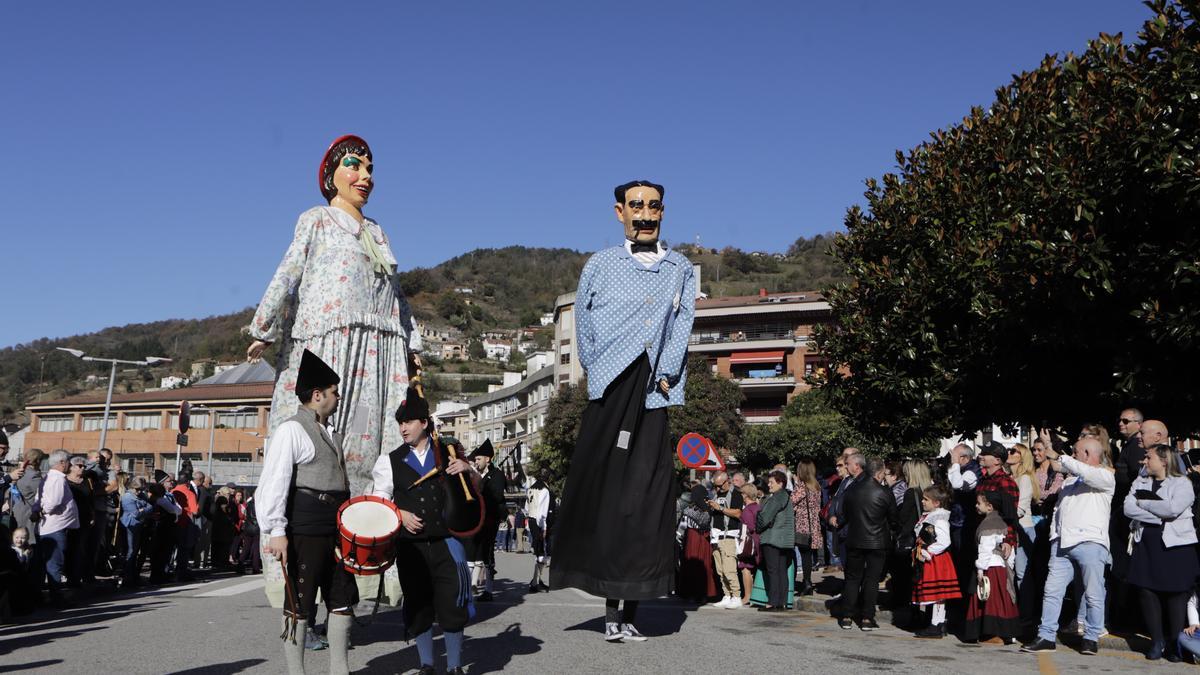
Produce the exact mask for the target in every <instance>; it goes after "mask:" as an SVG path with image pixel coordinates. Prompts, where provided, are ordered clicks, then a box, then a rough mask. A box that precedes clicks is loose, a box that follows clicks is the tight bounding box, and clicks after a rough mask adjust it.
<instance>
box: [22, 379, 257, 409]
mask: <svg viewBox="0 0 1200 675" xmlns="http://www.w3.org/2000/svg"><path fill="white" fill-rule="evenodd" d="M274 390H275V384H274V383H273V382H249V383H246V384H206V385H197V386H194V387H180V388H179V389H168V390H166V391H136V392H133V393H131V394H113V398H112V402H113V403H114V404H116V403H166V402H176V401H243V400H252V399H270V398H271V394H272V393H273V392H274ZM96 403H104V395H103V394H92V393H88V394H79V395H77V396H68V397H67V398H60V399H57V400H54V401H37V402H34V403H29V404H27V405H26V407H27V408H29V409H38V408H65V407H71V406H77V405H90V404H96Z"/></svg>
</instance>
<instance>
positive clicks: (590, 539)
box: [550, 181, 696, 642]
mask: <svg viewBox="0 0 1200 675" xmlns="http://www.w3.org/2000/svg"><path fill="white" fill-rule="evenodd" d="M614 196H615V197H616V205H615V210H616V214H617V219H618V220H620V221H621V223H622V224H623V226H624V231H625V232H624V233H625V239H626V241H625V243H624V244H623V245H621V246H615V247H612V248H608V249H605V250H603V251H600V252H599V253H596V254H595V255H593V256H592V257H591V259H590V260H588V262H587V265H585V266H584V268H583V274H582V275H581V276H580V279H579V290H578V291H577V293H576V297H575V329H576V330H575V332H576V337H577V345H578V346H577V349H578V353H579V362H580V365H582V366H583V368H584V369H585V370H586V371H587V378H588V397H589V398H590V399H591V402H590V403H589V404H588V407H587V410H586V411H585V412H584V416H583V421H582V424H581V426H580V430H579V440H578V442H577V444H576V449H575V454H574V455H573V456H572V460H571V469H570V473H569V474H568V476H567V483H566V487H565V488H564V490H563V501H562V506H561V509H560V511H559V513H558V522H557V524H556V526H555V536H554V546H553V557H554V565H553V567H552V568H551V570H550V585H551V587H552V588H564V587H574V588H579V589H581V590H583V591H586V592H588V593H591V594H593V595H598V596H601V597H604V598H606V599H607V610H606V612H605V639H607V640H610V641H614V642H615V641H623V640H624V641H630V640H634V641H640V640H644V639H645V638H644V637H643V636H642V635H641V633H639V632H638V630H637V629H636V628H634V625H633V622H634V617H635V614H636V611H637V603H638V601H640V600H646V599H650V598H657V597H661V596H664V595H667V594H669V593H670V592H671V589H672V585H673V579H674V574H675V556H674V548H673V544H674V539H673V533H674V528H675V501H674V494H673V493H672V484H673V482H674V463H673V461H672V458H671V450H670V447H669V442H668V436H667V433H668V432H667V411H666V409H667V407H669V406H678V405H683V390H684V382H685V379H686V375H687V371H686V358H687V342H688V335H689V334H690V333H691V330H692V319H693V317H694V316H695V300H696V278H695V275H694V274H693V272H692V265H691V263H690V262H688V260H687V258H685V257H683V256H682V255H680V254H679V253H677V252H675V251H671V250H669V249H667V248H666V246H664V245H663V244H662V242H660V241H659V234H660V231H659V228H660V225H661V224H662V215H663V187H662V186H661V185H656V184H654V183H650V182H648V181H633V182H630V183H626V184H624V185H620V186H618V187H617V188H616V189H615V190H614ZM621 600H624V601H625V606H624V608H623V611H619V608H620V601H621Z"/></svg>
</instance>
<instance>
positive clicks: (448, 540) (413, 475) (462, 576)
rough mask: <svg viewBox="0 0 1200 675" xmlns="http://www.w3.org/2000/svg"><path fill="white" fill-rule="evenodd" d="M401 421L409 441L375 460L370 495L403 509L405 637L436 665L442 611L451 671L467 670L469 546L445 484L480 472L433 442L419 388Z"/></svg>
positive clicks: (399, 544)
mask: <svg viewBox="0 0 1200 675" xmlns="http://www.w3.org/2000/svg"><path fill="white" fill-rule="evenodd" d="M396 421H397V422H398V423H399V424H400V437H401V438H402V439H403V440H404V442H403V443H402V444H401V445H400V447H398V448H396V449H395V450H392V451H391V453H389V454H387V455H383V456H381V457H380V458H379V459H378V460H377V461H376V462H375V468H374V470H373V471H372V476H373V478H374V481H375V487H374V489H373V491H372V494H374V495H376V496H379V497H383V498H385V499H390V500H392V502H394V503H395V504H396V507H397V508H398V509H400V515H401V528H400V532H399V534H398V535H397V538H396V539H397V541H396V565H395V568H396V571H397V573H398V575H399V577H400V588H401V590H403V592H404V604H403V606H402V614H403V616H404V639H405V640H412V639H414V638H416V641H417V654H418V656H419V657H420V660H421V665H420V670H419V672H420V673H421V675H426V674H432V673H435V672H437V671H436V670H435V669H434V665H433V660H434V659H433V621H434V618H435V617H436V619H437V622H438V625H440V626H441V628H442V638H443V639H444V640H445V642H446V672H447V673H463V672H464V671H463V669H462V643H463V628H465V627H466V625H467V621H469V620H470V618H471V615H472V614H473V613H474V609H475V608H474V605H473V604H472V602H471V600H472V599H471V578H470V573H469V571H468V567H467V554H466V550H465V548H464V547H463V545H462V542H460V541H459V540H458V539H456V538H455V537H454V536H453V535H452V534H451V533H450V529H449V527H448V525H447V521H446V515H445V511H446V501H447V495H446V491H447V490H448V489H459V488H460V486H459V485H458V479H456V478H455V479H451V478H448V477H453V476H457V475H458V474H461V473H464V472H466V473H467V474H468V475H469V476H470V478H471V480H472V481H474V482H475V483H476V485H478V481H479V474H478V473H476V472H475V470H474V468H473V467H472V466H471V465H470V464H469V463H468V462H467V461H466V460H464V459H462V458H461V457H456V458H454V459H450V457H449V453H447V452H446V450H445V447H446V446H445V444H444V443H442V444H434V443H433V442H432V440H431V439H430V437H429V430H430V420H429V403H428V402H427V401H426V400H425V399H424V398H422V397H421V396H420V395H419V394H418V393H417V391H416V390H415V389H414V388H412V387H409V388H408V396H407V397H406V398H405V400H404V403H402V404H401V405H400V407H399V409H397V410H396ZM435 470H436V475H434V477H433V478H432V479H430V474H431V472H435ZM446 481H450V484H449V485H447V484H446Z"/></svg>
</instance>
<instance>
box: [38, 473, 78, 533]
mask: <svg viewBox="0 0 1200 675" xmlns="http://www.w3.org/2000/svg"><path fill="white" fill-rule="evenodd" d="M38 503H39V504H40V507H39V508H41V510H42V522H41V525H40V526H39V529H38V531H39V532H40V533H41V534H54V533H55V532H60V531H62V530H74V529H77V528H78V527H79V510H78V507H77V506H75V498H74V497H73V496H71V489H70V488H69V487H67V474H65V473H63V472H61V471H59V470H58V469H50V470H49V471H47V472H46V478H45V480H43V481H42V489H41V494H40V496H39V497H38Z"/></svg>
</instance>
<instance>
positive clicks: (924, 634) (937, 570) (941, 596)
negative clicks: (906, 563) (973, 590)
mask: <svg viewBox="0 0 1200 675" xmlns="http://www.w3.org/2000/svg"><path fill="white" fill-rule="evenodd" d="M949 501H950V492H949V491H948V490H946V488H944V487H942V486H940V485H932V486H930V487H929V488H927V489H925V491H924V492H923V494H922V497H921V509H922V510H923V511H924V514H923V515H922V516H921V519H920V520H918V521H917V526H916V534H917V546H916V548H914V549H913V598H912V601H913V603H914V604H916V605H917V606H918V607H920V608H922V609H923V610H925V612H926V618H927V619H928V621H929V625H927V626H926V627H925V628H922V629H920V630H918V631H917V632H916V633H915V635H914V637H918V638H935V639H941V638H943V637H945V636H946V601H947V600H957V599H958V598H959V597H961V596H962V593H961V592H960V591H959V587H958V574H956V573H955V571H954V560H953V559H952V558H951V557H950V551H949V550H948V548H949V546H950V511H949V510H947V509H946V506H947V504H948V503H949Z"/></svg>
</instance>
